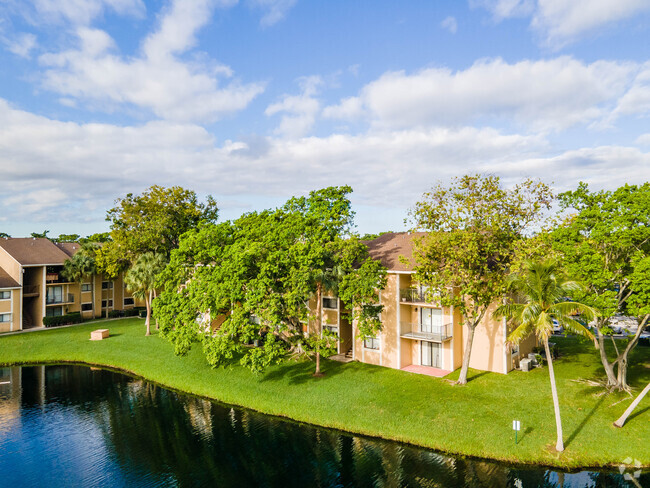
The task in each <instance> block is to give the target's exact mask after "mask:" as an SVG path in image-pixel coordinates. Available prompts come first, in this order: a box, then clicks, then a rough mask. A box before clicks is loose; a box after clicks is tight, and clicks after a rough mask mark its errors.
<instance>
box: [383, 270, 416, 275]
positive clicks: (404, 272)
mask: <svg viewBox="0 0 650 488" xmlns="http://www.w3.org/2000/svg"><path fill="white" fill-rule="evenodd" d="M387 273H394V274H408V275H412V274H415V271H398V270H396V269H389V270H388V271H387Z"/></svg>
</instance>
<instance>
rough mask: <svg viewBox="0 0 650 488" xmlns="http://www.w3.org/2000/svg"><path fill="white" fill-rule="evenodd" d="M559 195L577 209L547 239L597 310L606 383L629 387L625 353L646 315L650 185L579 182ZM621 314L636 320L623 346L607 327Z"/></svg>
mask: <svg viewBox="0 0 650 488" xmlns="http://www.w3.org/2000/svg"><path fill="white" fill-rule="evenodd" d="M559 199H560V204H561V208H562V209H564V210H569V209H573V210H574V211H575V213H573V214H571V215H569V216H568V217H567V218H566V219H565V220H564V221H563V222H562V225H560V226H559V227H558V228H557V229H555V230H554V231H553V232H552V233H551V244H552V246H553V248H554V249H555V250H556V251H559V252H560V253H561V255H562V259H563V262H564V265H565V267H566V269H567V271H568V272H569V273H570V274H571V275H572V276H575V277H576V278H577V279H579V280H580V281H581V282H582V283H584V284H585V286H586V287H585V291H584V293H583V294H582V295H581V296H578V297H577V298H578V299H579V300H580V301H582V302H584V303H586V304H588V305H590V306H592V307H594V308H596V309H597V310H598V311H599V317H598V320H597V321H596V322H595V327H596V338H597V341H598V342H597V347H598V350H599V354H600V359H601V362H602V364H603V368H604V370H605V374H606V376H607V387H608V388H610V389H612V390H628V389H629V387H628V385H627V364H628V356H629V353H630V351H631V350H632V349H633V348H634V347H636V345H637V343H638V340H639V337H640V335H641V333H642V331H643V329H644V327H646V326H647V325H648V318H649V317H650V315H649V314H650V307H648V306H647V304H648V303H649V301H648V298H650V279H649V278H648V271H650V264H649V263H650V184H649V183H645V184H644V185H641V186H636V185H625V186H623V187H621V188H618V189H617V190H615V191H598V192H590V191H589V188H588V186H587V185H586V184H585V183H580V185H579V186H578V188H577V189H576V190H575V191H570V192H566V193H562V194H561V195H560V196H559ZM619 313H629V314H632V315H635V316H636V317H637V320H638V323H639V327H638V328H637V332H636V334H635V335H634V336H633V337H632V338H631V339H627V343H624V347H622V348H619V347H618V346H617V344H616V341H615V340H614V338H613V337H612V329H611V328H610V327H609V320H610V319H611V318H612V317H613V316H614V315H615V314H619ZM608 336H609V337H610V338H611V341H612V344H613V346H614V350H615V358H614V359H613V360H611V361H610V359H609V358H608V356H607V352H606V349H605V339H606V337H608ZM619 342H621V341H619Z"/></svg>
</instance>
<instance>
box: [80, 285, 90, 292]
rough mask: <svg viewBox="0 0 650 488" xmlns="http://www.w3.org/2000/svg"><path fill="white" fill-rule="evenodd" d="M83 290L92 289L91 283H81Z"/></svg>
mask: <svg viewBox="0 0 650 488" xmlns="http://www.w3.org/2000/svg"><path fill="white" fill-rule="evenodd" d="M81 291H92V288H91V286H90V283H82V284H81Z"/></svg>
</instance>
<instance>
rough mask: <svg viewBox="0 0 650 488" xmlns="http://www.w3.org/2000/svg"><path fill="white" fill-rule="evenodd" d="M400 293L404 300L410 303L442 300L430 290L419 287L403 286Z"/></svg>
mask: <svg viewBox="0 0 650 488" xmlns="http://www.w3.org/2000/svg"><path fill="white" fill-rule="evenodd" d="M399 295H400V299H401V300H402V301H403V302H409V303H437V302H439V301H440V299H439V298H438V297H436V296H435V295H433V294H432V293H431V292H430V291H424V290H421V289H419V288H401V289H400V291H399Z"/></svg>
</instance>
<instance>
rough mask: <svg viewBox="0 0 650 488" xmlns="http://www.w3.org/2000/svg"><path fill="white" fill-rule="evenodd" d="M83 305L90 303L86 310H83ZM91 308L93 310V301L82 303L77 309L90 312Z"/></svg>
mask: <svg viewBox="0 0 650 488" xmlns="http://www.w3.org/2000/svg"><path fill="white" fill-rule="evenodd" d="M84 305H90V308H89V309H87V310H84ZM92 310H93V303H92V302H86V303H82V304H81V305H80V308H79V311H81V312H92Z"/></svg>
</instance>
